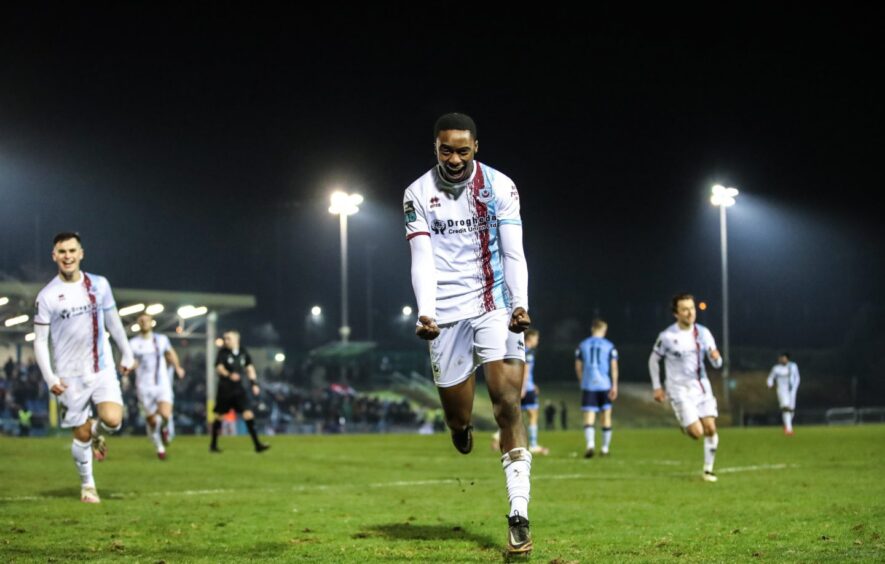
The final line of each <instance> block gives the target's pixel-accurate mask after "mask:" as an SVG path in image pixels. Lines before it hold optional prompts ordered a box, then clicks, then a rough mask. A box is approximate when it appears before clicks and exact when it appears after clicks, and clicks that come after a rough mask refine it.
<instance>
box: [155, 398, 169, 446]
mask: <svg viewBox="0 0 885 564" xmlns="http://www.w3.org/2000/svg"><path fill="white" fill-rule="evenodd" d="M157 415H158V416H159V419H160V420H159V421H158V423H159V424H160V438H161V439H162V441H163V444H164V445H167V444H169V424H170V422H171V421H172V404H171V403H170V402H168V401H160V402H158V403H157Z"/></svg>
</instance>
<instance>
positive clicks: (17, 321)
mask: <svg viewBox="0 0 885 564" xmlns="http://www.w3.org/2000/svg"><path fill="white" fill-rule="evenodd" d="M28 319H30V317H28V316H27V315H19V316H18V317H10V318H9V319H7V320H6V322H5V323H4V325H6V326H7V327H15V326H16V325H21V324H22V323H27V322H28Z"/></svg>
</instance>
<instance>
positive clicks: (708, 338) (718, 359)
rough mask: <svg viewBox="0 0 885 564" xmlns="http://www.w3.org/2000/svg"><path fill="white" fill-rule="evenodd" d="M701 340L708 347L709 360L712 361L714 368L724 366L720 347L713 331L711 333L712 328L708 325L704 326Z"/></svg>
mask: <svg viewBox="0 0 885 564" xmlns="http://www.w3.org/2000/svg"><path fill="white" fill-rule="evenodd" d="M701 342H702V344H703V345H704V346H705V347H706V348H707V360H709V361H710V364H711V365H712V366H713V368H722V363H723V359H722V355H721V354H719V349H717V348H716V340H715V339H714V338H713V333H710V330H709V329H707V328H706V327H704V332H703V335H702V341H701Z"/></svg>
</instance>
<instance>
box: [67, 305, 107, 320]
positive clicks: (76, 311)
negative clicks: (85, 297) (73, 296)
mask: <svg viewBox="0 0 885 564" xmlns="http://www.w3.org/2000/svg"><path fill="white" fill-rule="evenodd" d="M97 309H98V306H96V305H95V304H87V305H84V306H80V307H75V308H72V309H63V310H61V313H59V314H58V316H59V317H60V318H62V319H69V318H71V317H77V316H78V315H83V314H84V313H92V312H93V311H95V310H97Z"/></svg>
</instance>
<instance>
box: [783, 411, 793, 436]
mask: <svg viewBox="0 0 885 564" xmlns="http://www.w3.org/2000/svg"><path fill="white" fill-rule="evenodd" d="M783 418H784V428H785V429H786V430H787V431H792V430H793V414H792V413H791V412H789V411H784V412H783Z"/></svg>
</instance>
